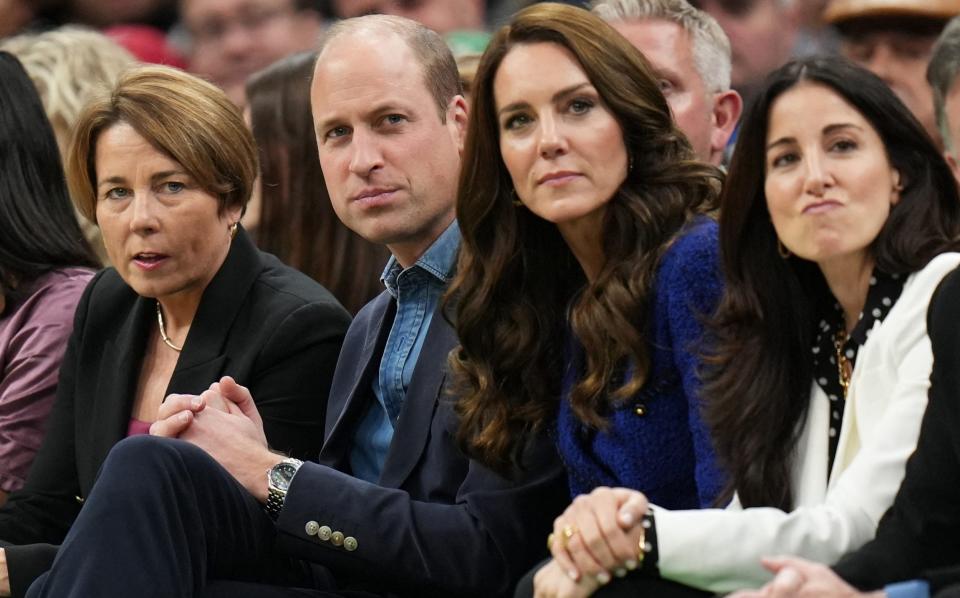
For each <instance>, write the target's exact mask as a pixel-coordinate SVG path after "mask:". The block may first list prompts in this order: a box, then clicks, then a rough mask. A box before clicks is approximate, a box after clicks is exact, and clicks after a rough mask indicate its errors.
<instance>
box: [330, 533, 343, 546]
mask: <svg viewBox="0 0 960 598" xmlns="http://www.w3.org/2000/svg"><path fill="white" fill-rule="evenodd" d="M330 543H331V544H333V545H334V546H343V533H342V532H333V533H332V534H331V535H330Z"/></svg>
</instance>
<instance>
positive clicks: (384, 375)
mask: <svg viewBox="0 0 960 598" xmlns="http://www.w3.org/2000/svg"><path fill="white" fill-rule="evenodd" d="M459 248H460V228H459V227H458V226H457V223H456V221H454V222H452V223H451V224H450V226H448V227H447V229H446V230H445V231H444V232H443V233H442V234H441V235H440V236H439V237H438V238H437V240H436V241H434V242H433V245H431V246H430V247H429V248H428V249H427V250H426V251H425V252H424V254H423V255H422V256H420V259H419V260H417V262H416V263H415V264H413V265H412V266H410V267H409V268H407V269H405V270H404V269H403V268H402V267H401V266H400V264H399V262H397V260H396V258H394V257H392V256H391V258H390V260H389V261H388V262H387V267H386V269H385V270H384V271H383V275H382V276H381V280H382V281H383V284H384V285H385V286H386V287H387V292H388V293H390V295H392V296H393V299H394V301H396V302H397V313H396V316H395V317H394V319H393V325H392V326H391V327H390V334H389V336H388V337H387V344H386V345H385V346H384V349H383V357H382V358H381V360H380V373H379V376H377V377H376V378H374V380H373V394H374V395H375V396H376V398H377V402H376V403H373V404H371V405H370V407H369V408H368V409H367V413H366V414H365V415H364V416H363V419H362V420H360V424H359V425H358V426H357V431H356V435H355V436H354V444H353V451H352V452H351V454H350V467H351V469H352V470H353V475H354V477H357V478H360V479H361V480H366V481H368V482H373V483H376V482H377V481H378V480H379V479H380V473H381V472H382V471H383V464H384V462H385V461H386V459H387V451H388V450H389V449H390V442H391V441H392V440H393V431H394V428H395V427H396V425H397V420H398V419H399V417H400V409H401V408H402V407H403V401H404V398H405V397H406V394H407V387H408V386H409V385H410V378H411V377H412V376H413V370H414V368H415V367H416V365H417V360H418V359H419V357H420V350H421V349H422V348H423V341H424V340H425V339H426V337H427V331H428V330H430V323H431V322H433V317H434V314H435V313H436V311H437V307H438V305H439V304H440V297H441V296H442V295H443V293H444V291H446V289H447V285H448V284H449V283H450V279H451V278H452V276H453V271H454V268H455V266H456V262H457V250H458V249H459Z"/></svg>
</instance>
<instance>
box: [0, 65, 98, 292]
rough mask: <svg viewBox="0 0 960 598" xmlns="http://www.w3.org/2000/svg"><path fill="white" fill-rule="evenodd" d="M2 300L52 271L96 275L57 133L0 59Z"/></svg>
mask: <svg viewBox="0 0 960 598" xmlns="http://www.w3.org/2000/svg"><path fill="white" fill-rule="evenodd" d="M0 81H2V82H3V83H2V84H0V294H3V295H4V296H5V297H6V298H7V303H13V302H15V301H16V300H17V298H18V293H17V289H18V288H23V287H22V285H24V284H25V283H29V282H31V281H32V280H34V279H36V278H37V277H39V276H40V275H42V274H44V273H46V272H49V271H50V270H53V269H55V268H63V267H69V266H86V267H89V268H94V269H99V267H100V265H99V262H98V261H97V258H96V256H95V255H94V253H93V250H92V249H91V248H90V245H89V244H88V243H87V241H86V239H85V238H84V236H83V233H82V232H81V231H80V225H79V223H78V222H77V217H76V215H75V214H74V211H73V207H72V205H71V203H70V197H69V195H68V193H67V184H66V181H65V180H64V176H63V165H62V163H61V161H60V151H59V150H58V149H57V139H56V137H55V136H54V134H53V127H51V126H50V121H48V120H47V116H46V114H45V113H44V111H43V104H42V103H41V102H40V96H39V95H38V94H37V90H36V88H34V86H33V83H32V82H31V81H30V78H29V77H28V76H27V73H26V71H24V69H23V66H22V65H21V64H20V61H18V60H17V59H16V57H14V56H13V55H12V54H9V53H7V52H0Z"/></svg>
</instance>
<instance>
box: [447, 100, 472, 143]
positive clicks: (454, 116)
mask: <svg viewBox="0 0 960 598" xmlns="http://www.w3.org/2000/svg"><path fill="white" fill-rule="evenodd" d="M467 113H468V108H467V100H466V99H464V97H463V96H462V95H455V96H453V98H452V99H451V100H450V103H449V104H447V126H448V127H451V132H452V134H453V135H454V142H455V143H456V145H457V151H459V152H460V153H461V154H463V146H464V143H465V141H466V138H467Z"/></svg>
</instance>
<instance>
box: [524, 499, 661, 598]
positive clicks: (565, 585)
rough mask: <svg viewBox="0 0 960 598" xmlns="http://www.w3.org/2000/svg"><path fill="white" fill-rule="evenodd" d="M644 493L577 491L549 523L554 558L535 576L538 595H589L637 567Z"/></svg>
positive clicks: (536, 593)
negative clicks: (558, 514) (579, 492)
mask: <svg viewBox="0 0 960 598" xmlns="http://www.w3.org/2000/svg"><path fill="white" fill-rule="evenodd" d="M647 508H648V503H647V499H646V497H645V496H644V495H643V494H642V493H640V492H637V491H635V490H630V489H627V488H606V487H600V488H596V489H594V490H593V491H592V492H591V493H590V494H584V495H581V496H578V497H577V498H575V499H574V500H573V502H572V503H571V504H570V506H569V507H567V509H566V511H564V512H563V514H562V515H560V516H559V517H557V519H556V520H555V521H554V523H553V534H551V541H550V546H549V548H550V552H551V554H552V556H553V560H552V561H551V562H550V563H548V564H547V565H546V566H544V567H543V568H542V569H540V571H538V572H537V574H536V576H535V577H534V595H535V596H536V597H537V598H548V597H549V598H553V597H561V596H562V597H564V598H572V597H579V596H589V595H590V594H592V593H593V592H595V591H596V589H597V588H599V587H600V586H601V585H603V584H606V583H608V582H609V581H610V580H611V579H612V577H613V576H617V577H622V576H624V575H626V574H627V572H629V571H630V570H633V569H636V568H637V567H639V566H640V564H641V561H642V554H641V552H642V551H641V547H640V541H641V538H642V537H643V536H644V531H643V528H642V526H641V524H642V520H643V516H644V515H646V513H647Z"/></svg>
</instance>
